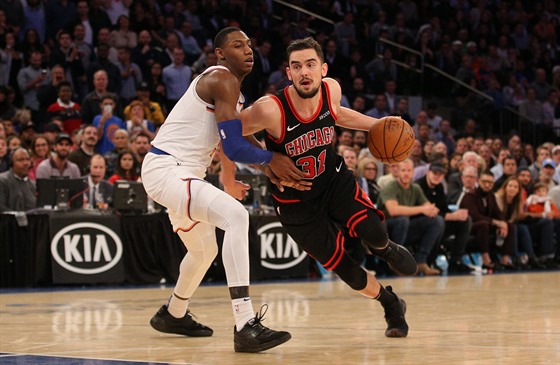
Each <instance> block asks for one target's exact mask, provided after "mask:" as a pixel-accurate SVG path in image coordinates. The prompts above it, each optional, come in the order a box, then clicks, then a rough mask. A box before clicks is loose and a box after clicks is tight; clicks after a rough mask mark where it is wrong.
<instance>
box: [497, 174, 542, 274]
mask: <svg viewBox="0 0 560 365" xmlns="http://www.w3.org/2000/svg"><path fill="white" fill-rule="evenodd" d="M495 196H496V203H498V207H499V208H500V210H501V211H502V212H503V213H504V216H505V219H506V221H507V222H508V223H509V224H511V225H512V226H513V228H514V229H515V233H514V240H515V251H516V252H515V257H514V258H515V259H517V261H518V262H517V263H516V265H519V266H520V267H521V268H524V267H525V266H526V264H528V263H529V264H531V266H532V267H535V268H543V266H542V265H540V263H539V262H538V261H537V259H536V256H535V251H534V250H533V240H532V237H531V234H530V233H529V227H528V226H527V225H526V224H524V222H523V220H524V219H525V218H526V213H525V210H524V206H525V201H524V200H523V190H522V188H521V183H520V182H519V180H518V179H517V178H516V177H515V176H511V177H509V178H508V179H507V180H506V181H505V182H504V184H503V185H502V187H501V188H500V189H498V191H497V192H496V193H495ZM549 223H550V233H551V234H552V233H553V230H552V228H553V227H552V222H549ZM519 248H521V251H522V252H523V254H521V252H520V250H519ZM501 263H502V265H504V266H505V267H509V268H513V265H514V263H513V261H512V258H510V257H509V256H507V255H505V256H503V257H502V258H501Z"/></svg>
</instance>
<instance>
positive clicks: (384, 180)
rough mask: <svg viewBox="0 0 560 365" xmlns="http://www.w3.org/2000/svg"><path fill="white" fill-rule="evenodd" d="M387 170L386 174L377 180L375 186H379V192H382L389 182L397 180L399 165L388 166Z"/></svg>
mask: <svg viewBox="0 0 560 365" xmlns="http://www.w3.org/2000/svg"><path fill="white" fill-rule="evenodd" d="M388 170H389V171H388V172H387V173H386V174H384V175H383V176H380V177H379V179H377V185H379V189H380V190H383V189H384V188H385V186H387V185H388V184H389V183H390V182H391V181H394V180H397V176H399V164H398V163H396V164H391V165H388Z"/></svg>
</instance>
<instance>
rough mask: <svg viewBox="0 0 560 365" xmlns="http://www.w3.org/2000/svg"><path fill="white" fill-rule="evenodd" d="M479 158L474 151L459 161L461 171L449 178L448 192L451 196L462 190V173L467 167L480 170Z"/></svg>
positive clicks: (466, 153)
mask: <svg viewBox="0 0 560 365" xmlns="http://www.w3.org/2000/svg"><path fill="white" fill-rule="evenodd" d="M478 157H479V156H478V154H477V153H476V152H473V151H467V152H465V153H464V154H463V155H462V157H461V160H460V161H459V171H458V172H455V173H453V174H452V175H450V176H449V184H448V192H449V195H450V196H454V195H455V194H456V193H457V191H461V190H462V187H463V181H462V179H461V172H462V171H463V170H464V169H465V167H467V166H473V167H474V168H476V169H477V170H478ZM477 176H478V172H477Z"/></svg>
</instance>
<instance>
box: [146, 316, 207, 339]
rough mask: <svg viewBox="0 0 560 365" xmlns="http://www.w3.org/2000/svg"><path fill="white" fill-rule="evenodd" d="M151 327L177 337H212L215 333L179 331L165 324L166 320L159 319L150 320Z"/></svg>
mask: <svg viewBox="0 0 560 365" xmlns="http://www.w3.org/2000/svg"><path fill="white" fill-rule="evenodd" d="M150 325H151V326H152V328H153V329H155V330H156V331H159V332H162V333H172V334H175V335H182V336H188V337H210V336H212V334H213V333H214V331H212V330H210V331H208V330H199V331H189V330H178V329H176V328H170V327H168V326H167V325H166V324H165V321H164V320H162V319H160V318H157V317H153V318H152V319H151V320H150Z"/></svg>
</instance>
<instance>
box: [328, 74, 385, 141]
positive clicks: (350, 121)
mask: <svg viewBox="0 0 560 365" xmlns="http://www.w3.org/2000/svg"><path fill="white" fill-rule="evenodd" d="M323 81H325V82H326V83H327V85H328V86H329V95H330V98H331V107H332V109H333V113H334V116H335V118H336V124H337V125H339V126H341V127H344V128H348V129H354V130H360V131H366V132H367V131H369V130H370V128H371V126H372V125H373V123H377V122H378V121H379V120H380V119H377V118H372V117H370V116H367V115H365V114H362V113H360V112H357V111H355V110H353V109H350V108H346V107H343V106H341V105H340V100H341V98H342V89H341V88H340V84H339V83H338V81H336V80H335V79H331V78H329V77H325V78H324V79H323Z"/></svg>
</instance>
